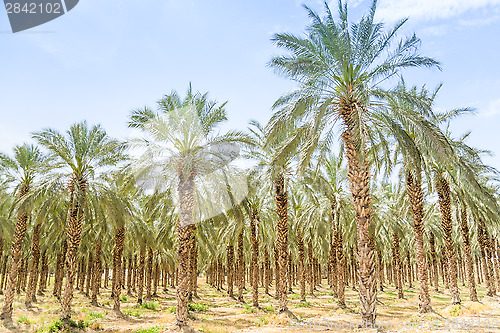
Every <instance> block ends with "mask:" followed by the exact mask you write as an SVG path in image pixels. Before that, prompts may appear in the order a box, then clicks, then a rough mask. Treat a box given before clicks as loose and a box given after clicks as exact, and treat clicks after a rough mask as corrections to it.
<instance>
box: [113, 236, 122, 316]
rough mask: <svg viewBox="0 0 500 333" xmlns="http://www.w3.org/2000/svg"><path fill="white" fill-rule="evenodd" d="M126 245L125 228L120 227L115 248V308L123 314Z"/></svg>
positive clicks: (118, 312)
mask: <svg viewBox="0 0 500 333" xmlns="http://www.w3.org/2000/svg"><path fill="white" fill-rule="evenodd" d="M124 247H125V228H124V227H120V228H118V229H117V230H116V232H115V246H114V248H113V282H114V283H113V286H114V289H113V310H114V311H115V312H116V313H117V314H119V315H121V311H120V294H121V290H122V288H121V285H122V284H121V277H122V274H121V270H122V267H121V266H122V253H123V249H124Z"/></svg>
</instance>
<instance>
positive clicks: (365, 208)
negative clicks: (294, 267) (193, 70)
mask: <svg viewBox="0 0 500 333" xmlns="http://www.w3.org/2000/svg"><path fill="white" fill-rule="evenodd" d="M339 104H340V110H339V111H340V116H341V117H342V120H343V124H344V126H345V130H344V132H343V133H342V139H343V141H344V147H345V154H346V156H347V162H348V174H347V178H348V179H349V182H350V187H351V194H352V201H353V204H354V210H355V213H356V222H357V223H356V224H357V241H358V260H359V279H358V280H359V300H360V305H361V306H360V312H361V316H362V319H363V321H364V322H365V323H366V324H368V325H374V324H375V318H376V316H377V311H376V305H377V283H376V274H375V268H376V265H375V257H374V253H373V250H372V249H371V248H370V246H369V243H370V241H369V237H368V227H369V226H370V224H371V222H372V212H371V203H372V199H371V195H370V175H369V173H368V165H367V163H366V162H365V161H364V155H365V151H364V150H365V146H364V143H362V142H361V141H360V139H359V138H356V137H355V134H354V133H355V132H356V121H355V119H354V118H355V116H354V113H353V110H355V109H357V103H356V99H355V98H354V97H352V96H350V97H348V98H342V99H341V100H340V103H339Z"/></svg>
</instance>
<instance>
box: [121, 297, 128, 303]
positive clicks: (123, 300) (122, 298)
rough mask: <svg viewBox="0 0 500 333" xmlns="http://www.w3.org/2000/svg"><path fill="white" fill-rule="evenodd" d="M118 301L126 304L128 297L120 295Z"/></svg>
mask: <svg viewBox="0 0 500 333" xmlns="http://www.w3.org/2000/svg"><path fill="white" fill-rule="evenodd" d="M120 301H122V302H125V303H127V302H128V297H127V296H126V295H121V296H120Z"/></svg>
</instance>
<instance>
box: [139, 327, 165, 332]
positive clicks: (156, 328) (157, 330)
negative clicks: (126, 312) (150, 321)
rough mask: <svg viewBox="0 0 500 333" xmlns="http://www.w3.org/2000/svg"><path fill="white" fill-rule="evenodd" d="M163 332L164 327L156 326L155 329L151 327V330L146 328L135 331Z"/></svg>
mask: <svg viewBox="0 0 500 333" xmlns="http://www.w3.org/2000/svg"><path fill="white" fill-rule="evenodd" d="M162 330H164V328H163V327H160V326H154V327H151V328H145V329H143V330H138V331H135V333H158V332H160V331H162Z"/></svg>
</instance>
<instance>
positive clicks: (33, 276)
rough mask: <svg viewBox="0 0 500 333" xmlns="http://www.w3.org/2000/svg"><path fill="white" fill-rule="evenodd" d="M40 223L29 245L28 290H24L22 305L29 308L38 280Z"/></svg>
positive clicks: (34, 295) (34, 298) (33, 298)
mask: <svg viewBox="0 0 500 333" xmlns="http://www.w3.org/2000/svg"><path fill="white" fill-rule="evenodd" d="M41 227H42V224H41V223H37V224H36V226H35V229H34V230H33V240H32V245H31V269H30V279H29V283H28V291H27V292H26V299H25V301H24V305H26V307H27V308H31V307H32V305H31V302H36V285H37V282H38V263H39V261H40V228H41Z"/></svg>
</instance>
